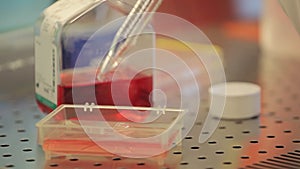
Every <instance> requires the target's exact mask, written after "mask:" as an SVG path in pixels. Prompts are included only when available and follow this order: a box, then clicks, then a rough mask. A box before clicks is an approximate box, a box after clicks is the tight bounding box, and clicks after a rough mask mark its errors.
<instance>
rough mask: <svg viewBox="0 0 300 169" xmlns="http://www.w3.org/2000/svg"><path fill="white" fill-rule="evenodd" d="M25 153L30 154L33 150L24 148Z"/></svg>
mask: <svg viewBox="0 0 300 169" xmlns="http://www.w3.org/2000/svg"><path fill="white" fill-rule="evenodd" d="M23 151H24V152H30V151H32V149H31V148H24V149H23Z"/></svg>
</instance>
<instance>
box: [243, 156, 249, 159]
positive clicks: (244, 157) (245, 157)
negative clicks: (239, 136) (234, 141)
mask: <svg viewBox="0 0 300 169" xmlns="http://www.w3.org/2000/svg"><path fill="white" fill-rule="evenodd" d="M249 158H250V157H249V156H241V159H249Z"/></svg>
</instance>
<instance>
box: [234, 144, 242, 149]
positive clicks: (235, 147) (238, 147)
mask: <svg viewBox="0 0 300 169" xmlns="http://www.w3.org/2000/svg"><path fill="white" fill-rule="evenodd" d="M232 148H234V149H241V148H242V146H240V145H236V146H232Z"/></svg>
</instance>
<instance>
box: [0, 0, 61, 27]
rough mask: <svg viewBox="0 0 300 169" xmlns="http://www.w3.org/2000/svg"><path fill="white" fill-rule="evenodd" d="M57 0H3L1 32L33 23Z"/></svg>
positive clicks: (0, 13) (0, 17)
mask: <svg viewBox="0 0 300 169" xmlns="http://www.w3.org/2000/svg"><path fill="white" fill-rule="evenodd" d="M54 1H55V0H3V1H1V4H0V32H5V31H10V30H13V29H17V28H21V27H25V26H30V25H33V24H34V23H35V22H36V20H37V19H38V17H39V16H40V14H41V12H42V11H43V10H44V9H45V8H46V7H48V6H49V5H51V4H52V3H53V2H54Z"/></svg>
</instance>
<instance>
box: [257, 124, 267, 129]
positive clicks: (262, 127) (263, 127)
mask: <svg viewBox="0 0 300 169" xmlns="http://www.w3.org/2000/svg"><path fill="white" fill-rule="evenodd" d="M259 128H261V129H265V128H267V126H263V125H262V126H259Z"/></svg>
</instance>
